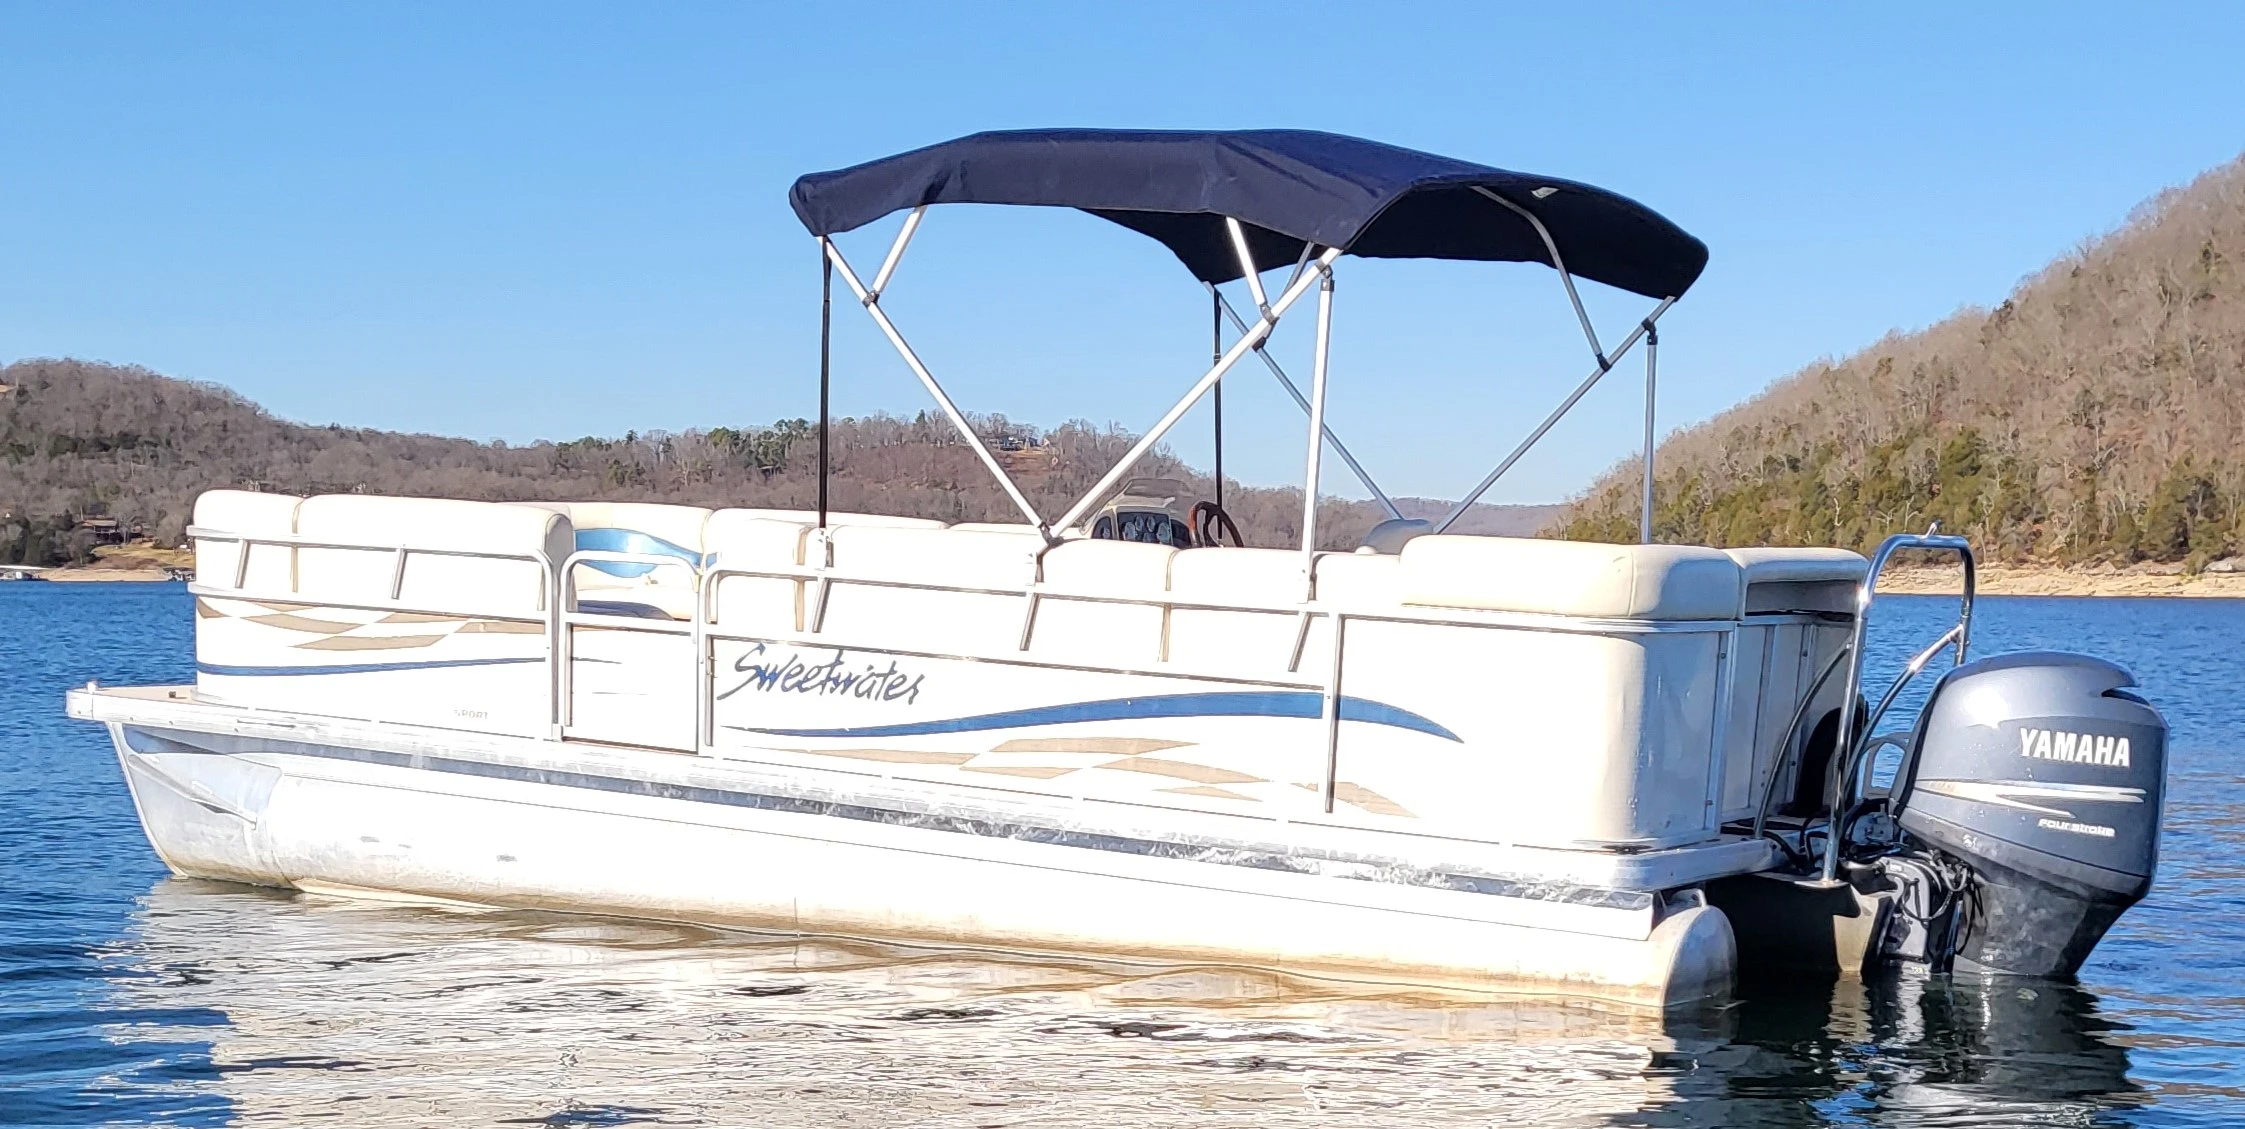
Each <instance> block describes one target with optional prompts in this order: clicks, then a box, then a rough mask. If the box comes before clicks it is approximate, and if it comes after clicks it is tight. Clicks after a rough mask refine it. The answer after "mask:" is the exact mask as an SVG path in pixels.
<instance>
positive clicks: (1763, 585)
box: [1724, 548, 1871, 615]
mask: <svg viewBox="0 0 2245 1129" xmlns="http://www.w3.org/2000/svg"><path fill="white" fill-rule="evenodd" d="M1724 553H1725V555H1726V556H1728V557H1730V559H1731V560H1732V561H1734V562H1736V563H1737V564H1738V567H1739V571H1740V572H1741V573H1742V574H1743V577H1744V583H1745V587H1746V595H1745V611H1746V613H1747V614H1749V615H1752V614H1755V613H1758V612H1842V613H1852V612H1854V610H1855V592H1856V588H1857V586H1858V585H1860V584H1862V583H1863V575H1864V574H1865V573H1867V572H1869V571H1870V569H1871V562H1869V561H1867V560H1865V559H1863V555H1862V554H1860V553H1851V552H1849V551H1847V550H1846V549H1776V548H1763V549H1727V550H1724Z"/></svg>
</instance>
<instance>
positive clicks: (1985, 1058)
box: [0, 583, 2245, 1126]
mask: <svg viewBox="0 0 2245 1129" xmlns="http://www.w3.org/2000/svg"><path fill="white" fill-rule="evenodd" d="M1947 610H1948V609H1947V605H1946V603H1945V602H1943V601H1938V600H1932V599H1893V600H1891V601H1882V603H1881V610H1880V612H1879V613H1878V615H1877V617H1876V620H1875V626H1874V643H1875V645H1876V650H1877V652H1878V654H1880V655H1881V656H1883V657H1884V659H1885V664H1884V665H1885V666H1886V667H1887V668H1889V669H1891V667H1892V666H1893V665H1894V664H1895V662H1896V661H1898V660H1897V658H1896V656H1897V655H1899V654H1902V653H1904V652H1906V651H1907V650H1909V649H1913V648H1914V647H1915V646H1916V645H1918V643H1919V642H1921V641H1923V640H1926V639H1930V638H1931V637H1932V635H1933V634H1935V633H1936V632H1937V631H1938V630H1939V623H1940V620H1941V618H1942V617H1943V616H1944V615H1945V614H1947ZM191 623H192V620H191V608H190V603H189V599H188V597H187V595H186V593H185V591H184V588H183V586H180V585H174V584H165V585H131V584H97V585H65V584H41V583H30V584H0V1124H39V1125H97V1124H99V1125H109V1124H166V1125H171V1124H178V1125H223V1124H291V1125H295V1124H305V1123H314V1122H329V1123H335V1124H347V1125H429V1124H439V1123H441V1124H493V1125H544V1126H608V1125H638V1124H649V1125H657V1124H660V1125H698V1124H707V1125H747V1124H754V1125H775V1126H792V1125H805V1126H808V1125H822V1126H852V1125H892V1124H899V1123H910V1124H916V1125H936V1126H1001V1125H1007V1126H1010V1125H1101V1126H1106V1125H1116V1124H1134V1125H1137V1124H1158V1125H1171V1124H1238V1125H1248V1124H1253V1125H1258V1126H1263V1125H1272V1126H1295V1125H1301V1126H1309V1125H1319V1126H1324V1125H1339V1124H1347V1125H1406V1124H1408V1125H1415V1126H1425V1125H1430V1124H1497V1125H1508V1126H1513V1125H1534V1126H1544V1125H1551V1126H1575V1125H1582V1126H1595V1125H1617V1126H1640V1125H1641V1126H1764V1125H1767V1126H1779V1125H1820V1124H1831V1125H1878V1126H1889V1125H1892V1126H1916V1125H1927V1126H1973V1125H2006V1126H2008V1125H2020V1124H2046V1125H2113V1126H2119V1125H2144V1126H2212V1125H2229V1124H2236V1123H2239V1122H2245V1063H2241V1056H2245V974H2241V967H2245V892H2241V889H2240V884H2239V882H2238V879H2239V877H2240V874H2241V873H2245V853H2241V850H2240V848H2241V846H2245V831H2241V830H2240V825H2241V823H2245V780H2241V779H2240V775H2239V772H2238V770H2237V767H2236V766H2237V764H2238V763H2239V762H2238V759H2237V758H2238V755H2239V751H2240V750H2245V701H2240V699H2239V697H2238V695H2237V693H2236V688H2237V687H2238V686H2240V685H2241V684H2245V661H2241V660H2240V658H2239V657H2238V655H2237V648H2236V643H2237V641H2239V640H2241V639H2245V601H2213V600H2201V601H2187V600H2065V599H2026V598H1993V599H1986V600H1983V601H1982V604H1981V608H1980V615H1979V617H1978V622H1977V624H1976V628H1975V640H1976V646H1975V652H1976V653H1981V654H1993V653H1997V652H2001V651H2007V650H2019V649H2024V648H2032V647H2054V648H2064V649H2072V650H2084V651H2089V652H2091V653H2096V654H2102V655H2106V656H2108V657H2111V658H2113V659H2116V660H2118V661H2120V662H2122V663H2123V664H2126V665H2127V666H2129V667H2130V668H2131V669H2133V670H2134V671H2136V673H2137V675H2138V677H2139V678H2141V679H2142V680H2143V682H2144V684H2145V686H2146V688H2147V691H2148V693H2149V696H2150V697H2151V698H2152V700H2153V701H2154V702H2156V703H2157V704H2158V705H2159V706H2160V708H2161V709H2162V710H2164V711H2165V712H2166V714H2167V717H2168V720H2169V722H2170V724H2171V725H2172V726H2173V727H2174V748H2173V756H2172V763H2171V767H2170V792H2169V800H2168V809H2167V831H2166V837H2165V840H2164V843H2163V847H2162V859H2161V866H2160V876H2159V884H2158V886H2157V888H2156V889H2155V890H2154V892H2153V894H2152V896H2151V898H2150V899H2149V900H2148V901H2146V902H2145V903H2144V904H2143V905H2141V906H2138V907H2137V908H2136V909H2135V910H2134V911H2132V912H2131V913H2130V914H2129V915H2128V916H2127V917H2126V918H2124V919H2123V920H2122V921H2121V923H2120V925H2119V926H2118V928H2117V929H2116V930H2115V932H2114V933H2113V935H2112V936H2111V937H2109V938H2108V939H2107V940H2106V942H2105V943H2104V945H2103V946H2102V947H2101V948H2100V949H2099V950H2098V952H2097V955H2096V957H2095V958H2094V959H2093V960H2092V961H2091V963H2090V965H2089V966H2088V967H2087V968H2086V969H2084V970H2083V973H2082V976H2081V978H2080V982H2079V983H2078V984H2053V983H2045V982H1980V981H1974V980H1966V979H1961V978H1960V979H1957V980H1953V981H1952V980H1949V979H1945V978H1926V977H1922V976H1908V977H1903V976H1896V977H1888V978H1885V979H1882V980H1879V981H1877V982H1874V983H1871V984H1861V983H1856V982H1853V981H1843V982H1841V983H1838V984H1813V985H1802V986H1801V987H1800V988H1799V989H1798V990H1797V991H1794V992H1791V993H1785V994H1770V993H1766V992H1765V993H1762V994H1759V995H1756V996H1754V997H1752V998H1748V999H1745V1000H1741V1001H1738V1002H1736V1003H1734V1004H1732V1005H1731V1006H1729V1007H1727V1008H1723V1009H1720V1010H1715V1011H1710V1012H1707V1013H1705V1014H1701V1015H1696V1016H1692V1017H1688V1018H1686V1019H1681V1020H1670V1021H1666V1022H1662V1021H1657V1020H1653V1019H1648V1018H1646V1017H1642V1016H1630V1015H1626V1014H1616V1013H1611V1012H1607V1011H1602V1010H1600V1009H1597V1008H1594V1007H1589V1006H1583V1005H1570V1004H1560V1003H1552V1002H1534V1001H1522V1002H1494V1003H1492V1002H1487V1001H1469V1000H1456V999H1440V998H1431V997H1429V998H1412V997H1408V996H1391V997H1364V996H1336V995H1333V994H1331V993H1327V992H1323V991H1321V990H1319V989H1317V988H1315V987H1314V986H1311V985H1305V984H1300V983H1290V982H1287V981H1285V980H1283V979H1280V978H1276V977H1270V976H1263V975H1257V974H1252V973H1245V972H1238V971H1227V970H1191V969H1187V970H1168V971H1159V972H1149V971H1147V970H1143V969H1131V968H1127V967H1104V966H1100V965H1096V964H1055V963H1035V962H1024V961H1013V960H998V959H987V958H980V957H975V956H971V955H965V954H930V953H924V952H910V951H904V950H890V949H884V948H880V947H875V946H859V945H841V944H833V943H825V942H802V941H794V940H787V939H775V938H768V937H756V936H745V935H741V934H728V933H723V932H718V931H712V930H703V929H695V928H688V927H681V926H671V925H657V924H641V923H634V922H622V921H613V920H607V919H597V918H583V917H570V916H565V915H554V914H534V913H515V912H497V911H470V910H457V909H445V908H433V907H427V906H410V905H388V904H376V903H366V902H346V901H336V900H329V899H323V898H317V897H311V896H305V895H292V894H287V893H283V892H278V891H269V890H258V889H251V888H246V887H240V886H230V885H225V884H219V883H207V882H197V881H188V880H182V879H176V878H171V877H168V876H167V875H166V873H165V871H164V868H163V866H162V865H161V864H160V863H158V862H157V861H156V859H155V857H154V855H153V854H151V853H150V851H149V849H148V846H147V843H146V841H145V840H144V839H143V838H142V837H141V834H140V829H139V827H138V825H137V823H136V822H135V820H134V818H133V813H132V807H131V804H130V802H129V800H128V798H127V797H126V795H125V790H124V786H123V783H122V782H121V781H120V780H119V779H118V775H117V766H116V762H115V760H114V758H113V756H112V754H111V753H110V751H109V749H108V745H107V741H106V738H105V737H104V736H103V734H102V733H101V732H100V731H99V730H98V729H96V728H94V727H92V726H90V725H84V724H80V723H75V722H70V721H68V720H67V719H65V718H64V717H63V716H62V712H61V710H62V693H63V691H64V689H65V688H67V687H70V686H73V685H79V684H83V683H84V682H85V681H87V680H88V679H99V680H101V681H103V682H106V683H162V682H184V681H187V680H189V679H190V678H191V676H192V667H193V664H192V658H193V656H192V648H191V642H190V630H191Z"/></svg>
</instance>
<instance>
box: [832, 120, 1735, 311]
mask: <svg viewBox="0 0 2245 1129" xmlns="http://www.w3.org/2000/svg"><path fill="white" fill-rule="evenodd" d="M1477 187H1478V188H1484V189H1487V190H1489V191H1491V192H1494V193H1496V194H1497V195H1500V196H1502V197H1504V198H1505V199H1506V200H1508V201H1511V202H1512V203H1514V204H1518V205H1519V206H1520V207H1522V208H1525V209H1527V210H1528V211H1530V212H1533V213H1534V214H1535V216H1536V218H1537V219H1539V220H1541V221H1543V223H1544V226H1546V227H1547V228H1549V229H1550V231H1551V235H1552V239H1553V240H1554V241H1555V242H1557V243H1558V245H1559V254H1560V257H1561V258H1563V259H1564V260H1565V261H1566V264H1567V270H1568V272H1569V273H1571V274H1574V275H1576V276H1578V277H1581V278H1588V279H1593V280H1595V281H1598V282H1603V283H1605V284H1607V285H1609V286H1617V287H1620V288H1621V289H1623V290H1629V291H1634V292H1635V293H1638V294H1642V295H1644V296H1646V297H1648V298H1676V297H1681V296H1682V295H1683V293H1684V291H1685V290H1687V289H1689V288H1690V286H1691V284H1692V282H1693V280H1695V279H1697V278H1698V277H1699V272H1700V271H1701V270H1702V269H1703V268H1705V267H1706V265H1707V247H1706V245H1705V244H1703V243H1701V242H1700V241H1699V240H1697V239H1694V238H1692V237H1691V236H1690V235H1688V234H1686V233H1685V232H1684V231H1683V229H1681V228H1679V227H1677V226H1676V225H1675V224H1673V223H1670V222H1668V220H1667V219H1665V218H1663V217H1662V216H1661V215H1660V214H1659V213H1657V212H1654V211H1653V210H1652V209H1650V208H1647V207H1645V206H1644V205H1642V204H1639V203H1637V202H1636V201H1634V200H1631V199H1629V198H1628V197H1626V196H1619V195H1616V194H1614V193H1612V192H1608V191H1606V190H1605V189H1602V188H1594V187H1591V186H1590V185H1587V184H1578V183H1576V182H1574V181H1570V180H1560V179H1558V178H1556V177H1547V176H1533V175H1530V174H1527V173H1516V172H1507V171H1506V170H1504V169H1498V168H1491V167H1489V166H1487V165H1477V164H1473V163H1471V162H1469V161H1458V160H1452V159H1451V158H1448V157H1438V156H1435V155H1434V154H1432V153H1421V152H1418V151H1416V150H1412V149H1402V148H1398V147H1396V146H1393V145H1383V144H1381V143H1379V142H1376V141H1366V140H1363V139H1361V138H1356V137H1343V136H1341V135H1339V134H1333V133H1318V132H1314V131H1310V130H1292V129H1262V130H1237V131H1201V130H1193V131H1185V130H1176V131H1160V130H1105V129H1038V130H1013V131H1003V132H992V133H977V134H973V135H971V136H968V137H962V138H959V139H958V140H956V141H946V142H943V143H942V144H939V145H930V146H928V147H927V148H925V149H915V150H912V151H911V152H909V153H900V154H898V155H896V156H894V157H887V158H883V159H882V160H878V161H872V162H869V163H867V164H862V165H858V166H856V167H854V168H847V169H841V170H838V171H835V172H821V173H811V174H809V175H807V176H804V177H802V178H800V179H798V180H797V181H796V182H795V187H794V188H793V189H791V190H790V191H789V193H788V200H789V202H790V203H791V204H793V205H794V208H795V214H796V216H797V217H798V218H799V219H801V220H802V221H803V226H804V227H806V228H808V229H810V232H811V234H813V235H821V236H824V235H833V234H836V233H839V232H844V231H850V230H853V229H855V228H859V227H863V226H864V225H866V224H869V223H872V222H873V221H875V220H877V219H880V218H881V217H883V216H886V215H889V214H891V213H894V212H899V211H904V210H906V209H909V208H915V207H919V206H921V205H923V204H1020V205H1034V206H1043V207H1056V208H1079V209H1082V210H1083V211H1087V212H1090V213H1091V214H1093V215H1096V216H1100V217H1102V218H1105V219H1109V220H1112V221H1114V222H1116V223H1119V224H1121V225H1123V226H1124V227H1127V228H1130V229H1131V230H1133V231H1137V232H1140V233H1143V234H1145V235H1148V236H1151V237H1153V238H1154V239H1157V240H1159V241H1161V243H1162V244H1163V245H1164V246H1166V247H1168V248H1169V249H1170V250H1171V251H1172V252H1174V253H1175V254H1176V255H1177V257H1178V258H1179V259H1180V260H1182V261H1183V262H1184V264H1185V266H1186V267H1187V268H1188V269H1190V270H1191V271H1192V272H1193V274H1194V275H1195V276H1196V277H1198V278H1200V279H1201V280H1202V281H1205V282H1228V281H1230V280H1232V279H1235V278H1238V277H1240V268H1239V261H1238V258H1237V256H1236V255H1234V253H1233V251H1232V244H1231V237H1230V235H1229V233H1228V232H1227V231H1226V230H1225V226H1224V220H1225V219H1226V218H1227V217H1229V218H1231V219H1236V220H1238V221H1240V223H1241V224H1242V225H1243V227H1244V228H1245V229H1246V232H1247V235H1248V245H1249V247H1250V249H1251V250H1252V252H1253V254H1254V256H1255V261H1256V263H1257V265H1259V266H1263V267H1266V268H1268V267H1281V266H1291V265H1292V264H1293V263H1294V261H1295V260H1296V259H1297V258H1298V257H1299V256H1300V255H1301V253H1302V248H1303V246H1304V244H1306V243H1307V244H1315V245H1318V246H1321V247H1339V248H1341V249H1342V250H1343V251H1346V252H1347V253H1349V254H1351V255H1361V256H1365V257H1367V258H1384V259H1472V260H1482V261H1496V262H1527V263H1543V264H1546V265H1551V256H1550V254H1549V253H1548V252H1547V251H1546V250H1545V249H1544V244H1543V240H1542V239H1541V238H1540V237H1538V236H1537V234H1536V232H1535V229H1534V228H1533V227H1532V226H1530V225H1529V224H1528V222H1527V221H1526V220H1524V219H1522V218H1521V217H1520V216H1519V215H1517V214H1515V213H1513V212H1512V211H1511V210H1510V209H1508V208H1506V207H1504V206H1503V205H1501V204H1498V203H1497V202H1495V201H1493V200H1490V199H1487V198H1486V197H1483V196H1481V195H1479V194H1478V193H1476V192H1475V191H1474V189H1475V188H1477Z"/></svg>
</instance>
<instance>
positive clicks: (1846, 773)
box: [1818, 521, 1977, 883]
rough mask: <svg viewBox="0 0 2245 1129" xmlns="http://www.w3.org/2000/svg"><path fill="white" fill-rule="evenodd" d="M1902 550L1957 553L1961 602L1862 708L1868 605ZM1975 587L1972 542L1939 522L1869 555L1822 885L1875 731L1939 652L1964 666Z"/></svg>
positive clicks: (1835, 861)
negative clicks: (1951, 620)
mask: <svg viewBox="0 0 2245 1129" xmlns="http://www.w3.org/2000/svg"><path fill="white" fill-rule="evenodd" d="M1906 550H1907V551H1918V552H1934V553H1955V554H1956V555H1957V559H1958V561H1959V562H1960V563H1962V565H1963V566H1964V595H1963V599H1962V601H1961V602H1960V603H1959V605H1958V608H1957V619H1956V622H1955V623H1954V624H1951V625H1950V627H1949V629H1948V630H1947V631H1944V632H1942V633H1941V636H1940V637H1939V638H1937V639H1935V640H1934V641H1933V642H1932V643H1931V644H1930V645H1928V646H1927V647H1926V648H1925V649H1924V650H1921V651H1919V652H1918V653H1917V654H1915V655H1913V656H1911V658H1910V661H1909V662H1907V663H1905V664H1903V667H1902V671H1901V673H1899V674H1897V675H1895V677H1894V681H1893V682H1892V683H1891V684H1889V685H1888V686H1887V688H1886V692H1885V693H1884V694H1882V695H1880V697H1879V703H1878V705H1877V706H1876V707H1875V708H1869V709H1865V708H1863V706H1862V704H1861V703H1865V702H1868V701H1869V699H1868V698H1867V697H1865V696H1864V694H1863V686H1862V677H1863V643H1864V638H1865V635H1866V633H1867V631H1868V629H1869V627H1870V621H1871V603H1872V601H1873V600H1874V599H1875V598H1876V597H1877V594H1878V583H1879V576H1880V574H1881V573H1882V572H1884V571H1885V570H1886V566H1887V562H1888V561H1890V560H1892V559H1893V557H1894V555H1895V554H1896V553H1900V552H1903V551H1906ZM1976 582H1977V573H1976V568H1975V562H1974V560H1973V556H1972V544H1971V542H1969V541H1967V540H1966V539H1964V538H1962V537H1959V536H1956V535H1954V534H1944V533H1942V532H1941V523H1940V522H1938V521H1937V522H1934V523H1933V524H1932V525H1931V526H1930V527H1928V528H1927V529H1926V531H1925V532H1924V533H1897V534H1895V535H1893V536H1891V537H1889V538H1887V539H1886V540H1885V541H1883V542H1881V543H1880V544H1879V549H1878V552H1876V553H1873V554H1872V555H1871V567H1870V568H1869V570H1867V571H1866V572H1865V573H1864V574H1863V583H1862V584H1861V585H1860V586H1859V587H1858V588H1857V589H1856V596H1855V626H1854V630H1853V632H1852V633H1851V635H1850V637H1849V640H1848V648H1847V682H1846V683H1845V685H1846V686H1847V688H1848V692H1849V696H1848V708H1847V709H1846V710H1845V711H1844V712H1843V714H1842V715H1841V738H1842V739H1841V741H1840V743H1839V746H1838V747H1839V749H1840V750H1842V755H1841V757H1840V759H1839V763H1838V764H1836V765H1834V766H1833V767H1834V770H1835V771H1833V772H1832V773H1831V779H1830V782H1829V784H1828V785H1827V793H1826V797H1825V798H1826V802H1827V805H1826V809H1825V810H1826V811H1827V812H1828V813H1829V816H1828V819H1829V822H1828V823H1827V824H1826V825H1825V836H1824V852H1823V859H1822V862H1821V864H1820V867H1819V872H1818V876H1819V880H1820V881H1822V882H1826V883H1829V882H1833V881H1836V880H1837V877H1838V874H1839V866H1840V849H1841V847H1842V845H1843V842H1842V841H1843V840H1844V839H1845V838H1846V836H1847V830H1848V823H1849V818H1850V813H1851V809H1852V808H1853V807H1854V804H1855V801H1856V799H1857V798H1858V796H1857V793H1858V792H1859V791H1860V790H1861V789H1859V788H1858V787H1857V784H1856V777H1857V776H1859V775H1862V774H1863V772H1864V769H1865V768H1866V767H1867V766H1866V765H1865V763H1864V762H1865V759H1866V758H1867V757H1868V756H1869V754H1870V751H1871V749H1872V748H1873V747H1874V746H1876V745H1878V744H1880V743H1881V742H1880V741H1879V740H1878V739H1877V738H1875V737H1874V735H1875V734H1876V733H1877V732H1878V725H1879V722H1880V721H1881V720H1883V719H1884V718H1885V717H1886V713H1887V711H1888V710H1889V709H1891V708H1893V706H1894V703H1895V701H1896V700H1897V699H1899V698H1900V697H1901V696H1902V691H1903V690H1904V689H1905V688H1906V687H1908V686H1909V684H1910V683H1911V682H1913V681H1915V680H1916V679H1917V677H1918V676H1919V675H1920V674H1923V673H1924V672H1925V669H1926V667H1927V665H1928V664H1930V663H1931V662H1932V661H1933V659H1934V657H1935V656H1937V655H1939V654H1940V653H1941V652H1942V651H1944V650H1947V651H1950V652H1951V661H1950V666H1951V667H1958V666H1963V665H1964V662H1965V654H1966V650H1967V648H1968V647H1969V646H1970V645H1971V642H1972V598H1973V594H1974V589H1975V586H1976Z"/></svg>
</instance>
